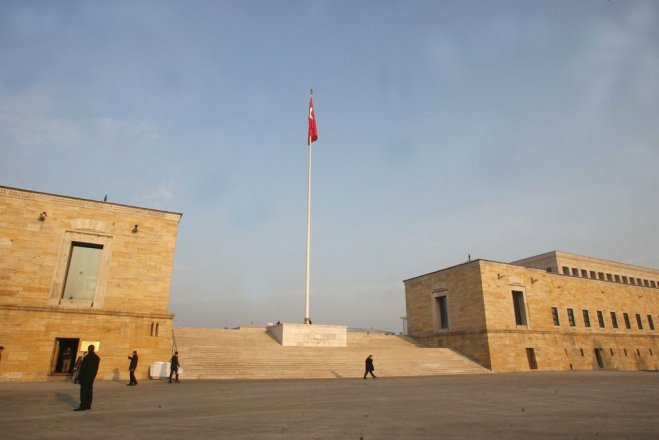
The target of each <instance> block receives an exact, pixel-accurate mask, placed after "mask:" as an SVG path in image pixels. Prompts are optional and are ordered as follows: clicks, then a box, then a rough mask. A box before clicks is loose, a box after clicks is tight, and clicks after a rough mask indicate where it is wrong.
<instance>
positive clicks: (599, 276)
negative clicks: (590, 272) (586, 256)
mask: <svg viewBox="0 0 659 440" xmlns="http://www.w3.org/2000/svg"><path fill="white" fill-rule="evenodd" d="M597 278H599V279H600V280H602V281H604V272H597Z"/></svg>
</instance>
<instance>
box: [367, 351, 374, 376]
mask: <svg viewBox="0 0 659 440" xmlns="http://www.w3.org/2000/svg"><path fill="white" fill-rule="evenodd" d="M364 364H365V369H364V379H366V375H367V374H368V373H371V376H373V379H375V374H373V372H374V371H375V367H374V366H373V355H372V354H369V355H368V357H367V358H366V361H365V362H364Z"/></svg>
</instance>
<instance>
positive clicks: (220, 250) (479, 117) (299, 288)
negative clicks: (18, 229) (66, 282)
mask: <svg viewBox="0 0 659 440" xmlns="http://www.w3.org/2000/svg"><path fill="white" fill-rule="evenodd" d="M312 86H313V87H314V90H315V94H314V103H315V110H316V118H317V121H318V131H319V137H320V138H319V140H318V141H317V142H316V143H315V144H314V171H313V200H312V277H311V285H312V289H311V318H312V319H313V321H314V323H333V324H346V325H349V326H352V327H375V328H385V329H390V330H395V331H400V330H401V321H400V317H401V316H403V315H404V314H405V308H404V287H403V283H402V280H404V279H407V278H411V277H413V276H416V275H420V274H423V273H427V272H431V271H434V270H437V269H440V268H443V267H446V266H451V265H454V264H458V263H460V262H463V261H465V260H466V259H467V255H468V254H471V257H472V259H475V258H485V259H491V260H497V261H512V260H515V259H519V258H523V257H527V256H531V255H535V254H539V253H543V252H546V251H550V250H554V249H559V250H564V251H568V252H575V253H579V254H584V255H589V256H594V257H600V258H605V259H611V260H616V261H623V262H628V263H632V264H638V265H642V266H649V267H655V268H656V267H659V234H658V233H657V225H659V203H657V201H658V200H659V198H658V193H659V3H658V2H656V1H595V0H593V1H579V2H574V1H565V2H562V1H546V2H541V1H533V2H529V1H403V0H400V1H374V0H373V1H267V0H263V1H237V0H236V1H185V2H183V1H165V0H157V1H57V2H46V1H26V0H21V1H11V0H3V1H0V149H1V153H2V155H1V159H0V184H2V185H6V186H14V187H19V188H25V189H31V190H36V191H44V192H51V193H57V194H63V195H69V196H75V197H83V198H91V199H102V198H103V196H104V195H105V194H107V195H108V200H109V201H111V202H116V203H123V204H131V205H139V206H144V207H148V208H156V209H164V210H168V211H176V212H182V213H183V219H182V222H181V225H180V230H179V236H178V247H177V253H176V260H175V269H174V276H173V284H172V292H171V302H170V310H171V311H172V312H174V313H176V315H177V317H176V324H177V325H180V326H207V327H223V326H235V325H240V324H246V323H250V322H254V323H255V324H257V323H258V324H261V323H265V322H268V321H277V320H281V321H289V322H301V321H302V320H303V318H304V301H303V299H304V273H305V272H304V270H305V232H306V178H307V148H306V131H307V119H306V118H307V106H308V101H309V88H310V87H312Z"/></svg>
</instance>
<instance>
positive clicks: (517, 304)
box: [513, 290, 526, 325]
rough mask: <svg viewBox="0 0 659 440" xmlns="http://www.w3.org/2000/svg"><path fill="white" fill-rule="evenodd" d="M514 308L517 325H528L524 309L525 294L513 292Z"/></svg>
mask: <svg viewBox="0 0 659 440" xmlns="http://www.w3.org/2000/svg"><path fill="white" fill-rule="evenodd" d="M513 307H514V309H515V324H517V325H526V308H525V307H524V292H519V291H517V290H513Z"/></svg>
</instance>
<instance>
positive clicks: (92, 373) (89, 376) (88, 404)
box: [74, 345, 101, 411]
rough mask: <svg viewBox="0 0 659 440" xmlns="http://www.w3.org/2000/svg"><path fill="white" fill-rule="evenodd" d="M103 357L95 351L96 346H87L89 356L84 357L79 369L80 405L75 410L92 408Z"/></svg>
mask: <svg viewBox="0 0 659 440" xmlns="http://www.w3.org/2000/svg"><path fill="white" fill-rule="evenodd" d="M100 363H101V358H99V357H98V355H97V354H96V353H94V346H93V345H90V346H89V347H88V348H87V356H85V357H84V358H82V362H80V369H79V370H78V383H80V406H79V407H78V408H76V409H74V411H87V410H88V409H92V397H93V391H94V379H95V378H96V373H97V372H98V364H100Z"/></svg>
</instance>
